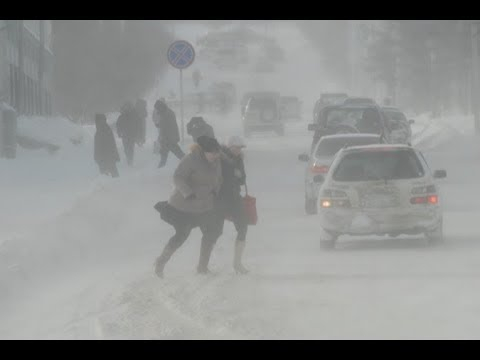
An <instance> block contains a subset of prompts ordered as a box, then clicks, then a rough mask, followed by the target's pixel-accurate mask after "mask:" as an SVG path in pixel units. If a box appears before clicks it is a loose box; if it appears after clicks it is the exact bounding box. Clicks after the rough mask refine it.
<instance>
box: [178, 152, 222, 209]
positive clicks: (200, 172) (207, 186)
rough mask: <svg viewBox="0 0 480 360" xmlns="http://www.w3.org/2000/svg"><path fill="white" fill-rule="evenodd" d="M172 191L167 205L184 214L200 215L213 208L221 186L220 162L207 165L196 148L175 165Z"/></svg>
mask: <svg viewBox="0 0 480 360" xmlns="http://www.w3.org/2000/svg"><path fill="white" fill-rule="evenodd" d="M173 181H174V184H175V189H174V191H173V194H172V196H171V197H170V199H169V201H168V202H169V204H170V205H172V206H173V207H174V208H176V209H177V210H180V211H183V212H187V213H203V212H206V211H210V210H212V209H213V205H214V198H215V197H216V195H217V194H218V192H219V190H220V186H221V184H222V168H221V162H220V160H218V161H216V162H214V163H210V162H209V161H208V160H207V158H206V157H205V154H204V152H203V151H202V149H201V148H200V146H199V145H197V144H194V145H193V147H192V151H191V152H190V153H189V154H188V155H186V156H185V157H184V158H183V159H182V160H181V161H180V163H179V164H178V167H177V169H176V170H175V173H174V175H173Z"/></svg>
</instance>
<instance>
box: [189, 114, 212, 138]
mask: <svg viewBox="0 0 480 360" xmlns="http://www.w3.org/2000/svg"><path fill="white" fill-rule="evenodd" d="M187 134H188V135H190V136H191V137H192V139H193V142H197V139H198V138H199V137H200V136H208V137H211V138H215V133H214V131H213V127H212V126H211V125H209V124H208V123H207V122H206V121H205V119H204V118H203V117H201V116H194V117H192V118H191V119H190V121H189V122H188V124H187Z"/></svg>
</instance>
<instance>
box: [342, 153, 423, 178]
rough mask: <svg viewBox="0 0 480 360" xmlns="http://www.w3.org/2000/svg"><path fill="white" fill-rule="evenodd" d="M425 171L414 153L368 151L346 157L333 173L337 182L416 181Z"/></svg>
mask: <svg viewBox="0 0 480 360" xmlns="http://www.w3.org/2000/svg"><path fill="white" fill-rule="evenodd" d="M424 174H425V171H424V169H423V167H422V164H421V162H420V160H419V159H418V157H417V155H416V154H415V152H414V151H412V150H408V149H401V150H376V149H372V150H368V151H361V152H354V153H350V154H347V155H345V157H344V158H343V159H342V160H341V161H340V163H339V164H338V166H337V167H336V169H335V171H334V173H333V179H334V180H335V181H342V182H350V181H352V182H353V181H373V180H400V179H415V178H420V177H422V176H424Z"/></svg>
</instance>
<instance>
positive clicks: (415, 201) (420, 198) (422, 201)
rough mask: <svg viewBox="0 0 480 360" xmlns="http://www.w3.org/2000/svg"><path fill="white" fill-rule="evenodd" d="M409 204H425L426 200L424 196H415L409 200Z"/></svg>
mask: <svg viewBox="0 0 480 360" xmlns="http://www.w3.org/2000/svg"><path fill="white" fill-rule="evenodd" d="M410 203H411V204H413V205H418V204H426V203H427V198H426V197H425V196H416V197H413V198H411V199H410Z"/></svg>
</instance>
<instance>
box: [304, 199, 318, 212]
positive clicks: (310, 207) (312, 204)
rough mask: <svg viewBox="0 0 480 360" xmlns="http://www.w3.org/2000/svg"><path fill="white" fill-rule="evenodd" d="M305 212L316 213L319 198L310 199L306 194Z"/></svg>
mask: <svg viewBox="0 0 480 360" xmlns="http://www.w3.org/2000/svg"><path fill="white" fill-rule="evenodd" d="M305 212H306V213H307V215H314V214H316V213H317V199H310V198H308V197H306V196H305Z"/></svg>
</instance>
